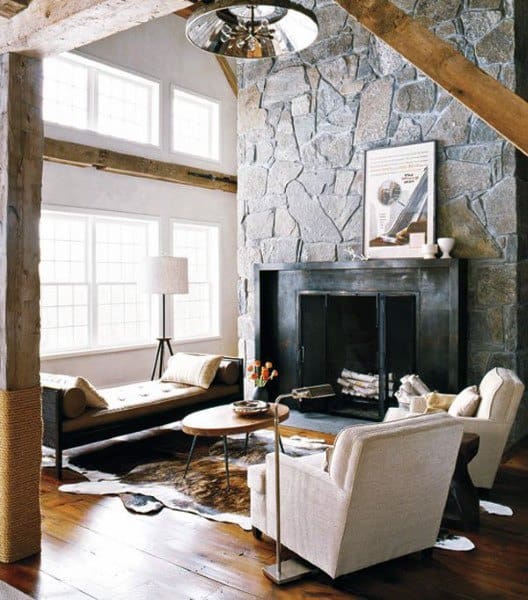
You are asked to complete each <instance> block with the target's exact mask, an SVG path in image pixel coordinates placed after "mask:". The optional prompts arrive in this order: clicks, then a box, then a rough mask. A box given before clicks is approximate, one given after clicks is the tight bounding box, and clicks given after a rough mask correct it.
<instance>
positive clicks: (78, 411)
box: [40, 373, 86, 419]
mask: <svg viewBox="0 0 528 600" xmlns="http://www.w3.org/2000/svg"><path fill="white" fill-rule="evenodd" d="M72 379H73V378H71V377H68V376H65V375H55V374H51V373H41V375H40V382H41V385H42V386H44V387H47V388H51V389H53V390H60V391H62V416H63V417H66V418H67V419H75V418H76V417H80V416H81V415H82V414H83V412H84V411H85V410H86V395H85V393H84V392H83V391H82V390H81V389H80V388H78V387H75V386H73V385H72V382H71V381H70V380H72Z"/></svg>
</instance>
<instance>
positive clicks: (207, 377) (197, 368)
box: [161, 352, 222, 389]
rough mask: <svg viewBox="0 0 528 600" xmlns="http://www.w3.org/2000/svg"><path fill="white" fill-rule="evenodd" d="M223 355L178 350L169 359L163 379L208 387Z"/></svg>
mask: <svg viewBox="0 0 528 600" xmlns="http://www.w3.org/2000/svg"><path fill="white" fill-rule="evenodd" d="M221 361H222V356H218V355H215V354H187V353H185V352H177V353H176V354H175V355H174V356H171V358H170V359H169V362H168V365H167V370H166V371H165V373H163V376H162V378H161V380H162V381H168V382H173V383H185V384H186V385H196V386H198V387H201V388H204V389H208V388H209V386H210V385H211V383H212V382H213V379H214V378H215V375H216V372H217V371H218V367H219V365H220V363H221Z"/></svg>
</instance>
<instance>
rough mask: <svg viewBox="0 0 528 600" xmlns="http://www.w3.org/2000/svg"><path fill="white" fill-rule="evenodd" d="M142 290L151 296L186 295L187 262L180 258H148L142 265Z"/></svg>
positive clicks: (187, 291)
mask: <svg viewBox="0 0 528 600" xmlns="http://www.w3.org/2000/svg"><path fill="white" fill-rule="evenodd" d="M143 283H144V288H145V291H146V292H149V293H151V294H188V293H189V276H188V260H187V259H186V258H183V257H180V256H149V257H148V258H147V259H146V260H145V264H144V277H143Z"/></svg>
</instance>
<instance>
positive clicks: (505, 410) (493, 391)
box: [409, 367, 524, 489]
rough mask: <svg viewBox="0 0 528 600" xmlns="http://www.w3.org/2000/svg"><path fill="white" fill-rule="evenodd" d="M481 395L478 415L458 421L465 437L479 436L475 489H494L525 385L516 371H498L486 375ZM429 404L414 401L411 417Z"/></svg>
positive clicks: (472, 464)
mask: <svg viewBox="0 0 528 600" xmlns="http://www.w3.org/2000/svg"><path fill="white" fill-rule="evenodd" d="M478 391H479V394H480V404H479V407H478V410H477V413H476V415H475V416H474V417H458V416H457V417H455V418H456V419H457V421H459V422H460V423H462V424H463V426H464V431H465V432H466V433H477V434H478V435H479V436H480V443H479V451H478V454H477V456H476V457H475V458H474V459H473V460H472V461H471V462H470V463H469V466H468V470H469V474H470V476H471V479H472V481H473V484H474V485H475V486H476V487H479V488H486V489H491V488H492V487H493V482H494V481H495V476H496V475H497V471H498V469H499V465H500V461H501V458H502V453H503V452H504V448H505V446H506V442H507V441H508V436H509V434H510V430H511V428H512V425H513V422H514V420H515V416H516V415H517V409H518V408H519V404H520V402H521V399H522V396H523V392H524V385H523V383H522V382H521V380H520V379H519V378H518V377H517V375H516V374H515V373H514V372H513V371H510V370H509V369H503V368H501V367H496V368H494V369H491V371H488V373H486V375H484V377H483V378H482V381H481V382H480V385H479V386H478ZM443 396H448V395H447V394H443ZM449 396H451V397H452V399H453V400H454V399H455V397H456V396H455V395H454V394H449ZM426 403H427V401H426V399H425V398H424V397H422V398H414V399H413V400H412V401H411V404H410V409H409V414H410V416H412V415H413V414H419V413H423V412H425V410H426Z"/></svg>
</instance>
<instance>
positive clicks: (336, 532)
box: [248, 414, 462, 578]
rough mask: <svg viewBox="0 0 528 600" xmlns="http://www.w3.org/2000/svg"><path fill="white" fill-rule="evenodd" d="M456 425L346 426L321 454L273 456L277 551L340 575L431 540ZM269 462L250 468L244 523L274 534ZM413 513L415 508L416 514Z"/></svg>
mask: <svg viewBox="0 0 528 600" xmlns="http://www.w3.org/2000/svg"><path fill="white" fill-rule="evenodd" d="M461 439H462V425H461V424H460V423H458V422H457V421H455V419H452V418H450V417H448V416H447V415H445V414H434V415H427V416H424V417H422V418H419V419H404V420H400V421H393V422H390V423H380V424H376V425H366V426H355V427H350V428H348V429H344V430H343V431H341V432H340V433H339V435H338V436H337V438H336V442H335V446H334V450H333V454H332V457H331V461H330V465H329V469H328V471H326V470H325V455H324V453H323V454H317V455H312V456H308V457H303V458H292V457H289V456H286V455H281V457H280V461H281V468H280V477H281V538H282V542H283V544H284V545H285V546H286V547H288V548H289V549H290V550H292V551H293V552H295V553H297V554H298V555H299V556H301V557H302V558H304V559H305V560H307V561H308V562H310V563H312V564H314V565H316V566H317V567H319V568H320V569H321V570H322V571H324V572H325V573H327V574H328V575H330V577H333V578H335V577H338V576H340V575H344V574H346V573H350V572H353V571H357V570H359V569H363V568H364V567H368V566H369V565H373V564H376V563H380V562H384V561H387V560H390V559H393V558H396V557H398V556H403V555H406V554H409V553H411V552H417V551H420V550H424V549H429V548H432V547H433V546H434V544H435V542H436V538H437V535H438V531H439V528H440V522H441V519H442V513H443V511H444V508H445V504H446V499H447V494H448V491H449V484H450V481H451V478H452V475H453V471H454V468H455V463H456V458H457V454H458V449H459V446H460V441H461ZM273 461H274V456H273V455H269V454H268V455H267V457H266V463H265V464H264V465H255V466H252V467H250V468H249V470H248V485H249V487H250V489H251V521H252V525H253V527H254V528H256V529H257V530H259V531H261V532H264V533H265V534H267V535H269V536H271V537H274V536H275V508H274V507H275V493H274V472H275V469H274V463H273ZM417 507H418V508H417Z"/></svg>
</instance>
